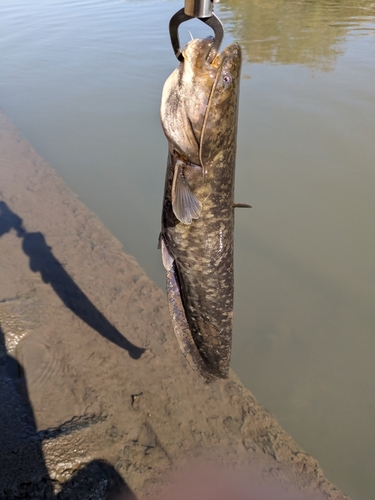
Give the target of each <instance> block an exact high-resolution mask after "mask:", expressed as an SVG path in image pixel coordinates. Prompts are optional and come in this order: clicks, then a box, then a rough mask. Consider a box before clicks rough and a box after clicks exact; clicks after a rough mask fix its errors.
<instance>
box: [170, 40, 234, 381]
mask: <svg viewBox="0 0 375 500" xmlns="http://www.w3.org/2000/svg"><path fill="white" fill-rule="evenodd" d="M210 45H211V41H210V40H209V39H204V40H200V39H195V40H192V41H191V42H189V43H188V44H187V45H186V47H185V48H184V51H183V55H184V61H183V62H182V63H181V64H180V65H179V67H178V68H177V69H176V70H175V71H174V72H173V73H172V75H171V76H170V77H169V78H168V80H167V81H166V83H165V86H164V89H163V97H162V106H161V119H162V125H163V129H164V132H165V134H166V136H167V139H168V142H169V155H168V166H167V174H166V181H165V192H164V203H163V214H162V231H161V247H162V254H163V263H164V266H165V267H166V270H167V292H168V298H169V306H170V312H171V316H172V323H173V326H174V330H175V333H176V337H177V339H178V340H179V343H180V346H181V348H182V350H183V352H184V353H185V355H187V357H188V360H189V361H190V363H191V364H193V366H195V367H196V368H197V369H198V370H199V371H200V372H201V373H202V374H204V372H205V373H206V375H207V376H208V377H212V376H215V377H221V378H226V377H227V376H228V371H229V362H230V355H231V344H232V329H233V287H234V283H233V234H234V199H233V196H234V168H235V157H236V135H237V116H238V96H239V81H240V71H241V49H240V47H239V45H238V44H232V45H230V46H229V47H227V48H226V49H224V50H223V51H222V52H221V54H219V55H217V56H216V58H215V59H214V61H213V62H212V64H209V63H208V62H207V61H206V56H207V54H208V51H209V50H210ZM188 189H189V190H190V191H188ZM181 193H182V194H181ZM191 207H192V208H191ZM197 207H199V208H197ZM176 215H177V216H176ZM178 294H180V298H181V300H180V301H179V297H177V295H178ZM176 297H177V300H176ZM179 304H180V305H179ZM181 304H182V305H181ZM185 319H186V321H185Z"/></svg>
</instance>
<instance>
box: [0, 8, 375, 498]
mask: <svg viewBox="0 0 375 500" xmlns="http://www.w3.org/2000/svg"><path fill="white" fill-rule="evenodd" d="M181 6H182V2H177V1H174V0H173V1H151V0H150V1H133V0H132V1H128V2H127V1H117V0H116V1H115V0H111V1H106V2H104V1H103V0H95V1H94V0H93V1H78V2H73V1H68V2H62V1H57V0H54V1H53V0H45V1H43V2H29V1H27V0H12V1H10V0H5V1H4V2H2V5H1V16H2V18H3V30H2V31H3V48H2V54H1V67H2V80H3V85H2V93H1V99H0V105H1V107H2V108H3V110H4V111H5V112H6V113H7V114H8V116H9V117H10V118H11V119H12V120H13V121H14V123H15V124H16V125H17V126H18V127H19V128H20V130H21V132H22V133H23V135H24V136H25V137H26V138H27V139H28V140H30V142H31V143H32V144H33V145H34V146H35V147H36V149H37V150H38V152H39V153H40V154H41V155H42V156H44V157H45V158H46V159H47V160H48V161H49V162H50V163H51V164H52V166H53V167H54V168H55V169H56V170H57V172H58V173H59V175H61V176H62V177H63V178H64V179H65V181H66V182H67V183H68V184H69V186H70V187H71V188H72V189H73V191H75V192H76V193H78V195H79V197H80V198H81V199H82V200H83V201H84V202H85V203H86V204H87V205H88V206H89V207H90V208H91V209H92V210H93V211H94V212H95V213H96V214H98V216H99V217H100V218H101V219H102V221H103V222H104V223H105V224H106V225H107V227H108V228H109V229H110V230H111V231H112V232H113V234H114V235H115V236H117V237H118V238H119V239H120V241H121V242H122V243H123V244H124V248H125V250H126V251H127V252H128V253H131V254H133V255H134V256H135V257H136V258H137V260H138V261H139V262H140V264H141V265H142V266H143V267H144V268H145V269H146V271H147V273H148V274H149V276H151V277H152V278H153V279H154V281H156V283H158V284H159V285H160V286H161V287H163V286H164V272H163V268H162V266H161V263H160V255H159V252H158V251H157V249H156V243H157V237H158V232H159V227H160V211H161V197H162V193H163V183H164V174H165V166H166V148H167V145H166V141H165V138H164V136H163V134H162V131H161V127H160V123H159V116H158V113H159V102H160V93H161V88H162V85H163V82H164V80H165V78H166V77H167V76H168V75H169V74H170V72H171V71H172V70H173V69H174V67H175V66H176V60H175V58H174V56H173V53H172V50H171V48H170V45H169V39H168V33H167V25H168V21H169V18H170V17H171V15H172V14H173V13H174V12H175V11H176V10H177V9H179V8H180V7H181ZM217 10H218V13H219V16H220V17H221V18H222V20H223V22H224V24H225V27H226V30H227V35H226V42H227V43H229V41H231V40H232V39H236V40H238V41H239V42H240V43H241V44H242V46H243V48H244V53H245V64H244V67H243V79H242V82H241V85H242V88H241V100H240V123H239V137H238V162H237V182H236V197H237V201H238V202H242V203H250V204H251V205H252V206H253V208H252V209H251V211H238V212H237V214H236V235H235V245H236V257H235V270H236V271H235V272H236V288H235V304H236V305H235V330H234V346H233V347H234V349H233V358H232V367H233V368H234V370H235V371H236V372H237V373H238V375H239V376H240V378H241V379H242V381H243V382H244V383H245V385H247V386H248V387H249V388H250V389H251V390H252V391H253V393H254V394H255V395H256V397H257V398H258V399H259V401H260V402H261V403H262V404H263V405H265V406H266V407H267V408H269V409H270V410H271V411H272V412H274V413H275V415H276V416H277V418H278V420H279V422H280V423H281V424H282V425H283V427H284V428H285V429H286V430H287V431H288V432H289V433H290V434H291V435H292V436H293V437H294V438H295V439H296V441H297V442H298V443H299V444H300V445H301V446H302V447H303V448H304V449H305V450H306V451H307V452H308V453H310V454H312V455H313V456H314V457H316V458H317V459H318V460H319V462H320V464H321V466H322V467H323V470H324V472H325V474H326V476H327V477H328V478H329V479H330V480H331V481H333V482H334V483H336V484H337V485H338V486H339V487H340V488H341V489H343V490H344V491H346V492H347V493H348V494H350V495H351V497H352V498H353V499H354V500H362V499H363V500H370V499H372V498H373V496H374V492H375V478H374V470H375V455H374V451H373V450H374V447H375V433H374V429H373V423H374V420H375V397H374V394H375V363H374V362H373V360H374V358H375V336H374V330H375V312H374V302H375V300H374V299H375V286H374V283H375V265H374V247H375V232H374V223H373V214H374V212H375V197H374V195H373V193H374V185H375V173H374V166H375V165H374V158H375V141H374V137H375V4H374V2H371V1H350V0H345V1H340V2H335V1H333V2H332V1H331V2H328V1H296V2H288V1H285V0H263V1H256V0H251V1H247V2H243V1H240V0H232V1H229V0H228V1H222V2H221V3H220V6H219V8H218V9H217ZM188 29H190V31H192V33H193V35H194V36H196V37H197V36H203V35H205V34H209V31H208V30H206V29H205V27H204V26H203V25H202V26H201V23H198V22H191V23H189V26H188V25H186V28H184V29H183V30H182V33H181V35H182V39H183V40H184V41H186V40H187V39H188V38H189V34H188V32H187V30H188ZM34 314H35V312H34ZM10 320H13V319H12V318H11V319H10ZM24 328H27V325H21V326H20V327H19V331H20V335H22V332H23V330H24ZM17 331H18V330H17ZM41 342H42V340H41ZM46 345H47V344H46ZM37 351H38V352H36V351H35V352H34V351H33V352H31V353H30V356H31V357H32V358H33V359H34V358H35V363H36V364H37V363H39V364H40V366H39V369H38V370H37V371H35V377H37V378H38V380H40V384H41V386H42V387H43V384H45V383H46V380H48V374H49V372H50V371H51V370H52V371H53V370H54V366H55V364H54V360H53V359H49V358H48V355H47V354H48V353H47V351H46V348H45V347H44V346H43V345H42V346H41V349H40V351H39V350H37ZM39 352H40V356H41V358H40V359H38V353H39Z"/></svg>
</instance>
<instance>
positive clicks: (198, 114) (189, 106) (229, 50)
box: [161, 38, 241, 164]
mask: <svg viewBox="0 0 375 500" xmlns="http://www.w3.org/2000/svg"><path fill="white" fill-rule="evenodd" d="M211 49H212V40H210V39H207V38H206V39H197V38H196V39H193V40H191V41H190V42H188V43H187V44H186V46H185V47H184V49H183V51H182V53H183V56H184V60H183V62H181V63H180V65H179V66H178V68H176V70H175V71H174V72H173V73H172V74H171V75H170V77H169V78H168V79H167V81H166V82H165V84H164V88H163V95H162V104H161V122H162V126H163V129H164V133H165V135H166V137H167V139H168V141H169V144H170V147H172V148H173V149H175V150H176V151H178V153H180V154H181V155H184V156H186V157H187V159H188V160H189V161H191V162H192V163H195V164H198V163H200V164H201V162H200V160H201V154H200V149H201V148H200V145H201V143H202V136H203V135H204V134H203V132H204V127H205V124H206V123H207V120H208V114H209V112H210V109H212V104H210V101H212V95H213V94H214V92H215V89H216V88H217V87H218V85H220V83H221V80H220V75H222V74H223V72H226V73H228V74H230V77H229V78H230V80H231V81H233V82H234V83H235V81H236V80H237V78H238V76H239V70H240V66H241V63H240V61H241V49H240V47H239V45H238V44H237V43H232V44H231V45H229V46H228V47H226V48H225V49H223V50H222V51H221V52H220V53H219V54H217V55H216V56H215V57H214V60H213V61H212V63H209V62H208V60H207V56H208V55H209V53H210V50H211Z"/></svg>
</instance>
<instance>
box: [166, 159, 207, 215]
mask: <svg viewBox="0 0 375 500" xmlns="http://www.w3.org/2000/svg"><path fill="white" fill-rule="evenodd" d="M183 169H184V163H183V162H182V161H179V160H178V161H176V165H175V171H174V176H173V182H172V209H173V213H174V214H175V216H176V217H177V219H178V220H179V221H180V222H182V224H191V222H192V220H193V219H199V216H200V213H201V210H202V204H201V202H200V201H199V200H198V198H196V197H195V196H194V194H193V193H192V191H191V189H190V187H189V184H188V183H187V180H186V179H185V177H184V170H183Z"/></svg>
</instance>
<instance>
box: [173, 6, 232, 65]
mask: <svg viewBox="0 0 375 500" xmlns="http://www.w3.org/2000/svg"><path fill="white" fill-rule="evenodd" d="M190 19H194V16H188V15H187V14H185V10H184V9H181V10H179V11H178V12H176V14H175V15H174V16H173V17H172V18H171V20H170V21H169V34H170V37H171V43H172V47H173V50H174V53H175V55H176V57H177V59H178V60H179V61H183V60H184V56H183V55H182V51H181V49H180V38H179V36H178V28H179V26H180V24H182V23H184V22H185V21H189V20H190ZM198 19H199V20H200V21H202V22H203V23H205V24H207V26H209V27H210V28H212V29H213V31H214V33H215V37H214V39H213V42H212V47H211V50H210V52H209V54H208V57H207V59H208V61H209V62H210V63H211V62H212V61H213V59H214V57H215V55H216V54H217V53H218V51H219V48H220V45H221V42H222V41H223V38H224V26H223V25H222V23H221V21H220V19H219V18H218V17H217V16H216V15H215V13H214V12H212V14H211V16H210V17H200V18H198Z"/></svg>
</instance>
